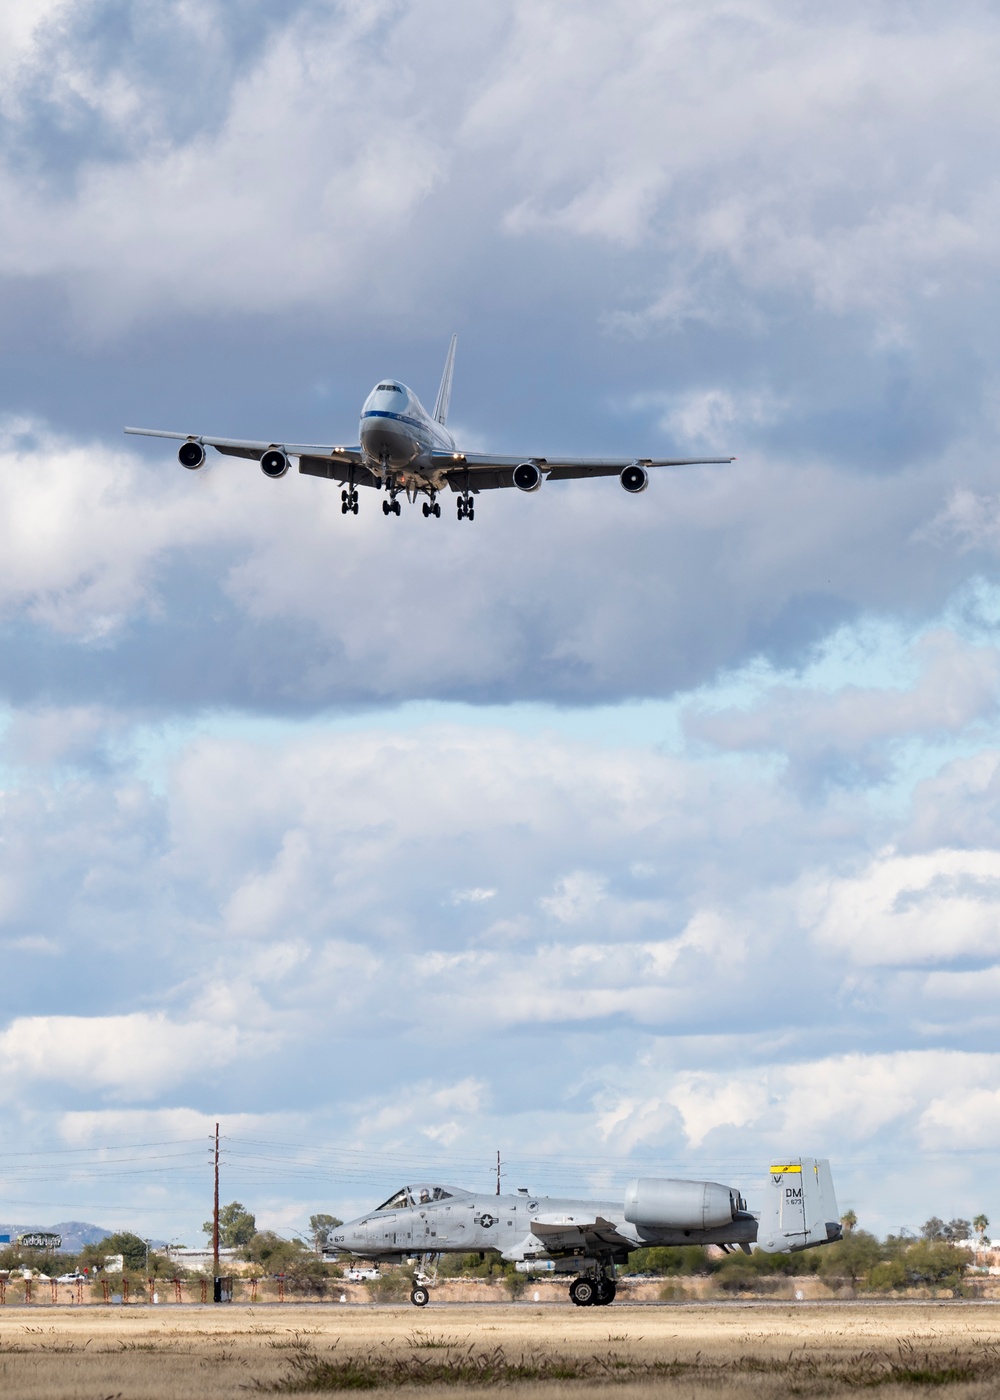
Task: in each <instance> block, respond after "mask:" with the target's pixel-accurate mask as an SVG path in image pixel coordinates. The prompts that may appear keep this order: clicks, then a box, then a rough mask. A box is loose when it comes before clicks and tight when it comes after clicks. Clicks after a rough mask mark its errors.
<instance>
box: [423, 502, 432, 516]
mask: <svg viewBox="0 0 1000 1400" xmlns="http://www.w3.org/2000/svg"><path fill="white" fill-rule="evenodd" d="M430 513H431V508H430V506H429V505H428V504H427V502H426V501H424V519H425V520H426V519H427V517H428V516H429V515H430Z"/></svg>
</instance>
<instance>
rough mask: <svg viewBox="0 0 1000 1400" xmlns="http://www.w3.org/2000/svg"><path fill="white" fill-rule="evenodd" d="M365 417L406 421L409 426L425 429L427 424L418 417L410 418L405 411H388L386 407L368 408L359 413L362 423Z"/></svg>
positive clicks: (399, 421)
mask: <svg viewBox="0 0 1000 1400" xmlns="http://www.w3.org/2000/svg"><path fill="white" fill-rule="evenodd" d="M366 418H392V419H394V421H395V422H397V423H408V424H409V426H410V427H411V428H422V429H423V430H424V432H426V431H427V426H428V425H427V424H426V423H425V422H423V420H422V419H420V418H411V417H409V415H408V414H406V413H390V412H389V410H388V409H386V408H369V409H367V410H366V411H365V412H364V413H362V415H361V421H362V423H363V422H364V421H365V419H366Z"/></svg>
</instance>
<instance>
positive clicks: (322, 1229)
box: [309, 1215, 344, 1251]
mask: <svg viewBox="0 0 1000 1400" xmlns="http://www.w3.org/2000/svg"><path fill="white" fill-rule="evenodd" d="M343 1223H344V1222H343V1221H342V1220H340V1219H338V1218H337V1216H335V1215H310V1217H309V1229H310V1232H311V1233H312V1237H313V1244H314V1245H315V1246H316V1249H317V1251H318V1250H321V1249H322V1248H323V1247H324V1245H327V1244H329V1243H330V1236H331V1235H332V1234H333V1232H334V1230H336V1228H337V1226H338V1225H343Z"/></svg>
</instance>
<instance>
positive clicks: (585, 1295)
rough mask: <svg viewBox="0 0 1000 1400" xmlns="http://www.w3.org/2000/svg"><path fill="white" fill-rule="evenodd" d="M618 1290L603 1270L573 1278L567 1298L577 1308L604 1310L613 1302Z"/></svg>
mask: <svg viewBox="0 0 1000 1400" xmlns="http://www.w3.org/2000/svg"><path fill="white" fill-rule="evenodd" d="M617 1291H618V1289H617V1287H616V1285H615V1281H614V1279H613V1278H612V1277H610V1276H609V1275H608V1274H606V1273H605V1272H604V1270H603V1269H595V1270H594V1272H593V1273H592V1274H583V1275H582V1276H581V1277H580V1278H575V1279H574V1280H573V1282H572V1283H571V1284H570V1286H569V1296H570V1298H571V1299H572V1300H573V1302H574V1303H575V1304H576V1305H577V1307H578V1308H590V1307H594V1308H604V1307H607V1305H608V1304H609V1303H613V1302H614V1301H615V1294H616V1293H617Z"/></svg>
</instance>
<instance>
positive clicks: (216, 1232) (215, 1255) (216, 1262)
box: [212, 1123, 219, 1278]
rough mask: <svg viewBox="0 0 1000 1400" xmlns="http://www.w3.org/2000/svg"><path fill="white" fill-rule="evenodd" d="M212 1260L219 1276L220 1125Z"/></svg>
mask: <svg viewBox="0 0 1000 1400" xmlns="http://www.w3.org/2000/svg"><path fill="white" fill-rule="evenodd" d="M212 1261H213V1266H214V1269H215V1272H214V1273H213V1275H212V1277H213V1278H218V1277H219V1125H218V1123H216V1125H215V1209H214V1211H213V1212H212Z"/></svg>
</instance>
